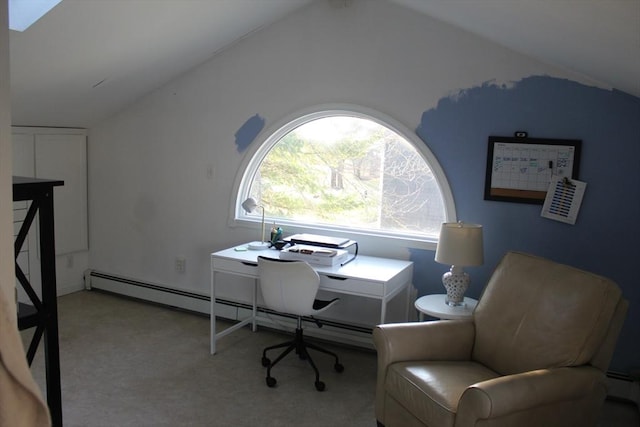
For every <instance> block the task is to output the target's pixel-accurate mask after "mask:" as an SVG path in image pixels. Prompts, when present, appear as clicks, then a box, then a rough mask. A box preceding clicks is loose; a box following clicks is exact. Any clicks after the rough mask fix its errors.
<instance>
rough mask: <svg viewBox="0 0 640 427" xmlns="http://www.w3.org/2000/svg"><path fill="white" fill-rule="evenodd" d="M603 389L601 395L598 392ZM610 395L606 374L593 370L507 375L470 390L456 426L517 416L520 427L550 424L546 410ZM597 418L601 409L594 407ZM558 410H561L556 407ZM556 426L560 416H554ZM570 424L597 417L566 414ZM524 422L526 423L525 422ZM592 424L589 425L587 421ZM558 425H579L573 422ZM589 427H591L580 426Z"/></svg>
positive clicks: (590, 368) (464, 397)
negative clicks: (595, 391)
mask: <svg viewBox="0 0 640 427" xmlns="http://www.w3.org/2000/svg"><path fill="white" fill-rule="evenodd" d="M597 388H600V389H601V390H600V394H599V393H594V389H597ZM594 394H595V395H601V396H602V397H603V399H604V395H606V384H605V378H604V374H603V373H602V371H600V370H598V369H596V368H593V367H590V366H582V367H562V368H551V369H539V370H535V371H530V372H524V373H520V374H513V375H506V376H503V377H498V378H494V379H491V380H487V381H482V382H479V383H477V384H474V385H472V386H470V387H469V388H467V389H466V390H465V392H464V393H463V394H462V397H461V398H460V402H459V404H458V411H457V415H456V424H455V425H456V426H467V425H468V426H472V425H477V420H478V419H493V418H499V417H508V416H509V415H515V416H516V417H518V418H517V419H518V420H521V421H520V422H518V424H517V425H521V426H528V425H552V424H553V422H552V423H551V424H546V423H545V419H544V417H545V416H546V415H547V412H546V409H545V408H549V407H552V406H553V405H559V404H565V405H567V408H571V405H572V403H574V404H575V403H577V402H578V401H580V400H583V399H589V398H592V397H593V396H594ZM591 406H592V407H593V409H594V411H595V414H597V411H598V410H599V409H600V407H599V406H598V405H596V404H595V401H594V405H591ZM556 407H557V406H556ZM516 414H517V415H516ZM551 414H552V416H553V417H554V418H553V419H554V422H555V424H553V425H556V424H557V422H558V421H560V420H558V418H557V417H558V412H557V411H556V412H551ZM566 415H567V417H568V420H574V419H576V418H580V419H585V420H589V419H590V418H591V419H597V416H596V417H595V418H594V416H593V414H584V413H576V411H575V410H573V411H572V410H568V411H566ZM523 420H524V421H523ZM587 422H588V421H587ZM557 425H578V424H575V423H571V422H565V424H562V422H561V424H557ZM580 425H588V424H580Z"/></svg>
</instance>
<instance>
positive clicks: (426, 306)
mask: <svg viewBox="0 0 640 427" xmlns="http://www.w3.org/2000/svg"><path fill="white" fill-rule="evenodd" d="M445 297H446V295H445V294H435V295H425V296H423V297H420V298H418V299H417V300H416V302H415V303H414V305H415V307H416V310H418V311H419V312H420V321H422V320H424V315H425V314H428V315H429V316H433V317H437V318H438V319H447V320H451V319H466V318H468V317H471V315H472V314H473V309H474V308H476V305H478V300H475V299H473V298H467V297H465V298H464V305H459V306H457V307H452V306H450V305H447V303H445V302H444V299H445Z"/></svg>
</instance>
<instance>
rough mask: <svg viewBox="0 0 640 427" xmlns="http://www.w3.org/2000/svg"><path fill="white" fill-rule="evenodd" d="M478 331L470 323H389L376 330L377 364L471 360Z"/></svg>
mask: <svg viewBox="0 0 640 427" xmlns="http://www.w3.org/2000/svg"><path fill="white" fill-rule="evenodd" d="M474 335H475V327H474V325H473V321H471V320H440V321H433V322H411V323H388V324H384V325H378V326H376V327H375V328H374V330H373V342H374V344H375V347H376V350H377V351H378V361H379V363H380V362H382V363H383V365H385V366H386V365H389V364H391V363H395V362H401V361H408V360H468V359H469V358H470V357H471V350H472V348H473V338H474Z"/></svg>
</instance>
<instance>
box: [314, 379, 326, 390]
mask: <svg viewBox="0 0 640 427" xmlns="http://www.w3.org/2000/svg"><path fill="white" fill-rule="evenodd" d="M315 385H316V390H318V391H324V383H323V382H322V381H316V384H315Z"/></svg>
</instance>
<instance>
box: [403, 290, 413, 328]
mask: <svg viewBox="0 0 640 427" xmlns="http://www.w3.org/2000/svg"><path fill="white" fill-rule="evenodd" d="M412 290H413V283H411V282H409V283H407V301H406V303H407V305H406V307H405V310H404V320H405V322H408V321H409V310H411V305H412V304H411V291H412ZM411 318H412V319H413V318H414V317H413V316H411Z"/></svg>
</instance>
